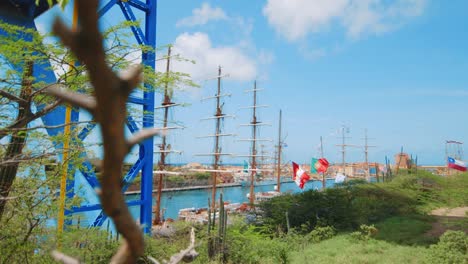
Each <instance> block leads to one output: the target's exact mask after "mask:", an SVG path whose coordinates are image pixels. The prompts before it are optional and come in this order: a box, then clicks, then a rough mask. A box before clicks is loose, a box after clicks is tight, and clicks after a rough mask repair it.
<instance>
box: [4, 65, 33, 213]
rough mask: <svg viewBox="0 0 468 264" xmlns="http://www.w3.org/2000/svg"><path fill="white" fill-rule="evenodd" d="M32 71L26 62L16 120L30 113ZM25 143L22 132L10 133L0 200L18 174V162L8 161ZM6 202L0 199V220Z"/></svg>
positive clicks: (5, 194)
mask: <svg viewBox="0 0 468 264" xmlns="http://www.w3.org/2000/svg"><path fill="white" fill-rule="evenodd" d="M32 69H33V63H32V62H30V61H28V62H26V65H25V68H24V73H23V80H22V84H21V93H20V98H21V99H24V100H25V101H26V102H27V103H21V102H20V103H18V116H17V117H16V120H20V119H22V118H24V117H25V116H26V115H29V114H30V113H31V100H30V96H31V92H32V81H31V76H32ZM26 126H27V124H25V125H23V126H22V127H20V128H26ZM25 143H26V133H25V132H24V131H21V130H15V131H14V132H13V133H11V138H10V142H9V144H8V147H7V150H6V152H5V155H4V156H3V157H2V158H1V161H4V162H0V198H2V197H3V198H6V197H8V194H9V193H10V189H11V186H12V184H13V181H14V180H15V178H16V173H17V172H18V166H19V161H13V162H10V161H9V160H15V159H16V158H17V157H18V156H19V155H21V153H22V152H23V148H24V145H25ZM5 161H9V162H5ZM6 202H7V200H6V199H0V219H1V218H2V215H3V212H4V210H5V205H6Z"/></svg>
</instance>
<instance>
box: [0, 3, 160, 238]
mask: <svg viewBox="0 0 468 264" xmlns="http://www.w3.org/2000/svg"><path fill="white" fill-rule="evenodd" d="M35 2H36V0H8V1H1V2H0V19H1V20H2V21H4V22H7V23H10V24H15V25H21V26H25V27H27V28H32V29H36V25H35V23H34V18H36V17H37V16H39V15H40V14H42V13H43V12H45V11H46V10H47V9H48V8H49V6H48V5H47V0H41V1H39V4H38V5H36V4H35ZM115 5H118V6H119V8H120V10H121V12H122V14H123V16H124V17H125V19H126V20H127V21H136V16H135V14H134V12H133V9H137V10H139V11H141V12H143V13H144V28H143V29H142V27H141V26H132V27H131V30H132V32H133V34H134V37H135V39H136V41H137V42H138V43H139V44H142V45H146V46H149V47H152V48H153V51H154V50H155V48H156V18H157V17H156V11H157V0H146V1H145V2H143V1H139V0H125V1H124V0H109V1H107V2H106V3H105V4H104V5H102V7H101V9H100V10H99V16H100V17H102V16H103V15H105V14H106V13H107V12H108V11H109V10H110V9H111V8H112V7H113V6H115ZM36 30H37V29H36ZM0 34H2V32H0ZM155 62H156V55H155V53H154V52H145V53H143V54H142V63H143V64H144V65H147V66H150V67H152V68H153V69H154V68H155V66H156V65H155ZM50 69H51V67H50V63H49V62H44V63H41V64H40V66H35V68H34V75H35V77H36V78H37V79H38V80H39V81H44V82H47V83H54V82H56V78H55V75H54V73H53V72H52V71H51V70H50ZM145 87H146V88H147V89H145V91H144V92H143V98H140V97H137V96H134V95H132V96H130V98H129V100H128V102H129V103H134V104H138V105H141V106H142V108H143V118H142V119H143V128H148V127H153V126H154V99H155V96H154V92H152V91H153V89H152V87H151V85H149V84H145ZM38 108H40V106H38ZM78 120H79V112H78V111H72V120H71V121H72V122H76V121H78ZM42 121H43V122H44V124H45V125H47V126H56V125H60V124H63V123H64V122H65V108H64V107H59V108H58V109H56V110H55V111H53V112H52V113H50V114H48V115H46V116H44V117H43V118H42ZM127 126H128V128H129V129H130V131H131V132H132V133H134V132H137V131H138V130H139V128H138V126H137V125H136V123H135V119H134V117H132V116H129V117H128V120H127ZM95 127H96V125H95V124H92V123H90V124H88V125H87V126H85V127H84V128H83V129H82V130H81V131H80V132H79V133H78V138H79V140H80V141H83V140H85V139H86V137H87V136H88V135H89V134H90V133H91V131H92V130H93V129H94V128H95ZM48 133H49V134H50V135H57V134H61V133H63V128H54V129H48ZM77 144H80V143H78V142H77ZM82 155H83V157H84V156H85V155H86V154H85V153H83V154H82ZM85 160H86V159H85ZM83 165H84V166H83V167H84V168H83V169H81V170H80V172H81V174H82V175H83V176H84V178H85V179H86V182H87V183H88V184H89V186H90V187H91V189H95V188H98V187H99V181H98V180H97V177H96V174H95V173H94V170H93V169H92V165H91V164H90V162H88V161H86V162H84V164H83ZM71 171H74V170H73V169H72V170H71ZM140 171H141V172H142V177H141V178H142V181H141V197H140V199H139V200H133V201H130V202H128V203H127V204H128V206H140V217H139V218H140V223H141V225H142V227H143V230H144V232H145V233H149V232H150V231H151V218H152V186H153V139H148V140H145V141H144V142H142V143H141V144H140V145H139V153H138V159H137V161H136V162H135V163H134V164H133V166H132V167H131V168H130V170H129V171H128V173H127V174H126V175H125V176H124V179H123V184H122V186H123V187H122V191H123V192H125V191H126V190H127V189H128V187H129V186H130V184H131V183H132V181H133V180H134V179H135V177H136V176H137V175H138V173H139V172H140ZM73 196H74V179H72V180H69V181H68V182H67V197H68V198H71V197H73ZM96 210H100V211H101V212H100V213H99V215H98V217H97V218H96V219H95V220H94V221H93V224H92V225H93V226H101V225H102V224H103V223H104V221H105V220H106V218H107V216H106V215H105V214H104V213H103V211H102V208H101V205H100V204H89V205H82V206H80V207H74V208H72V209H71V211H66V214H72V213H81V212H89V211H96Z"/></svg>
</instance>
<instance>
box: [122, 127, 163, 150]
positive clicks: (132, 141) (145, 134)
mask: <svg viewBox="0 0 468 264" xmlns="http://www.w3.org/2000/svg"><path fill="white" fill-rule="evenodd" d="M163 133H165V132H161V129H159V128H148V129H142V130H140V131H138V132H137V133H135V134H133V136H132V137H131V138H129V139H128V140H127V146H128V151H130V149H131V148H132V147H133V146H135V145H136V144H138V143H140V142H141V141H143V140H145V139H148V138H151V137H154V136H156V135H161V134H163Z"/></svg>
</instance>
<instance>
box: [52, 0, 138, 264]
mask: <svg viewBox="0 0 468 264" xmlns="http://www.w3.org/2000/svg"><path fill="white" fill-rule="evenodd" d="M76 4H77V5H78V6H77V8H78V10H79V14H78V16H79V21H80V26H81V29H78V30H77V31H74V32H72V31H71V30H70V29H68V28H67V27H66V26H65V25H64V24H63V23H62V22H60V21H59V20H58V19H57V20H56V21H55V23H54V26H53V31H54V33H55V34H56V35H58V36H59V37H60V39H61V40H62V42H63V43H64V44H65V45H66V46H67V47H69V48H70V49H71V51H72V52H73V53H74V54H75V56H76V57H77V58H78V59H79V60H80V61H81V62H82V63H83V64H84V65H85V66H86V69H87V70H88V74H89V78H90V81H91V84H92V86H93V88H94V94H95V105H93V107H89V105H88V104H86V102H84V101H83V100H82V98H81V100H70V99H69V100H68V102H69V103H71V104H72V105H75V106H81V107H82V106H88V108H89V109H94V111H92V114H93V116H94V118H95V120H96V121H97V122H98V123H99V124H100V125H101V133H102V139H103V146H104V159H103V166H102V169H103V171H102V177H101V179H100V181H101V186H102V189H101V194H100V200H101V204H102V208H103V210H104V212H105V213H106V215H108V216H109V217H110V218H112V220H113V221H114V224H115V227H116V229H117V231H118V232H119V233H121V234H122V236H123V237H124V243H123V244H122V246H121V247H120V248H119V250H118V252H117V253H116V254H115V255H114V257H113V258H112V260H111V262H112V263H135V262H136V260H137V259H138V258H139V257H140V256H141V255H142V254H143V252H144V240H143V234H142V232H141V230H140V227H139V226H138V225H137V224H136V223H135V222H134V220H133V217H132V215H131V214H130V211H129V209H128V207H127V205H126V203H125V198H124V196H123V194H122V189H121V186H120V185H121V179H122V167H123V160H124V158H125V156H126V155H127V154H128V144H127V142H126V140H125V133H124V131H125V130H124V128H125V122H126V117H127V113H126V102H127V99H128V94H129V93H130V91H131V89H132V88H133V87H129V86H130V85H135V84H136V83H137V82H138V81H139V80H140V79H139V75H140V73H139V71H134V72H133V74H130V75H129V76H130V77H128V78H127V79H121V78H119V77H117V75H116V74H115V73H114V72H113V71H112V70H111V69H110V67H109V66H108V65H107V64H106V60H105V52H104V47H103V39H102V35H101V33H100V32H99V29H98V14H97V8H98V1H97V0H87V1H77V2H76ZM123 87H126V88H125V89H123ZM123 90H124V91H123ZM56 95H59V97H60V98H64V99H65V98H66V96H63V95H64V94H63V93H57V94H56ZM60 95H62V96H60ZM88 102H89V101H88Z"/></svg>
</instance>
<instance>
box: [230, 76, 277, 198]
mask: <svg viewBox="0 0 468 264" xmlns="http://www.w3.org/2000/svg"><path fill="white" fill-rule="evenodd" d="M260 90H263V89H257V81H254V88H253V89H252V90H246V91H244V92H246V93H248V92H252V93H253V105H252V106H247V107H242V108H244V109H250V108H252V121H250V123H248V124H241V126H251V127H252V138H248V139H239V140H238V141H251V142H252V146H251V154H250V155H238V157H250V158H251V161H250V163H251V164H250V167H251V169H249V171H250V192H249V202H250V204H251V205H253V204H254V201H255V192H254V187H255V184H254V181H255V175H256V174H257V172H258V171H272V170H268V169H258V168H257V157H259V158H261V157H269V156H268V155H263V154H262V153H260V154H257V141H271V140H270V139H262V138H257V127H258V126H265V125H269V124H267V123H264V122H260V121H258V120H257V108H262V107H268V105H257V91H260Z"/></svg>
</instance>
